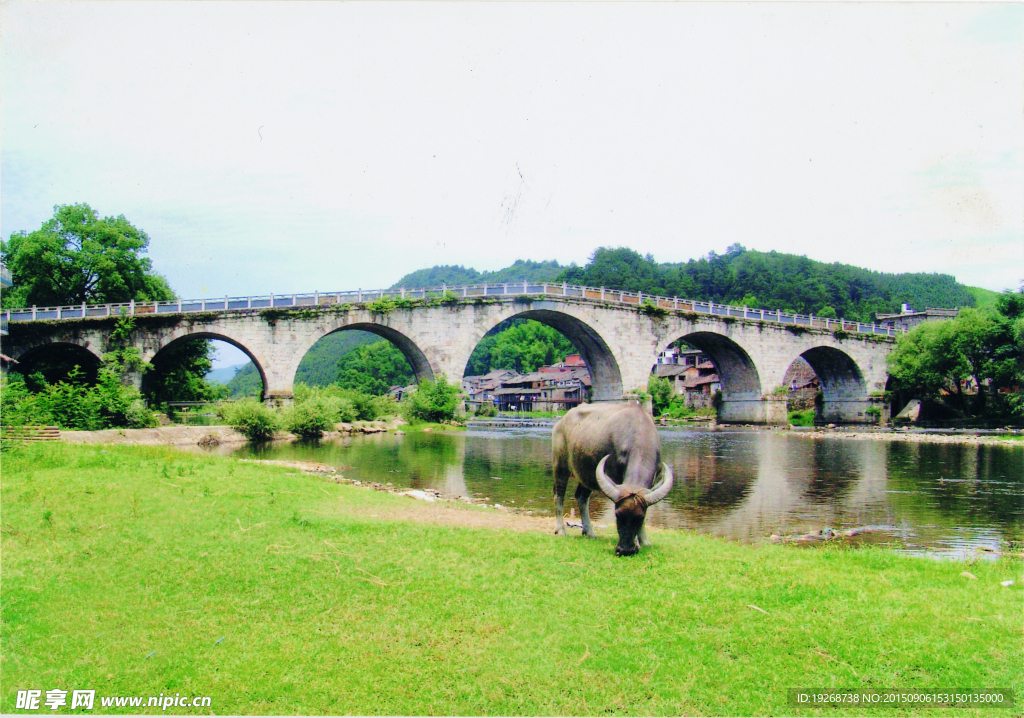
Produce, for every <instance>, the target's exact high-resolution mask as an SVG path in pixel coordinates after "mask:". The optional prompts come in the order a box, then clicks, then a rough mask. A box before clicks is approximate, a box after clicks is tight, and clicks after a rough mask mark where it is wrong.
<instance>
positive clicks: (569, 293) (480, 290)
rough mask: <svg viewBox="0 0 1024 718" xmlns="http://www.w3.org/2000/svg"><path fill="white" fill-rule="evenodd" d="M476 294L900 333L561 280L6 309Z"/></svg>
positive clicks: (24, 316)
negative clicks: (564, 299) (649, 307)
mask: <svg viewBox="0 0 1024 718" xmlns="http://www.w3.org/2000/svg"><path fill="white" fill-rule="evenodd" d="M446 295H448V296H452V295H454V296H455V297H461V298H474V297H498V296H510V295H530V296H537V295H539V296H554V297H574V298H577V299H584V300H592V301H599V302H607V303H609V304H624V305H631V306H634V307H642V306H645V305H653V306H654V307H659V308H661V309H665V310H673V311H683V312H691V313H694V314H707V315H709V316H714V317H723V318H734V319H752V320H757V321H762V322H772V323H776V324H787V325H792V326H795V327H807V328H809V329H810V328H813V329H825V330H828V331H836V330H842V331H846V332H856V333H858V334H874V335H879V336H888V337H892V336H896V335H897V334H898V333H899V332H898V331H897V330H896V329H893V328H891V327H885V326H879V325H878V324H868V323H865V322H852V321H847V320H845V319H831V318H826V317H816V316H814V315H813V314H812V315H804V314H797V313H795V312H785V311H782V310H779V309H754V308H752V307H734V306H731V305H727V304H715V303H714V302H704V301H698V300H693V299H684V298H682V297H660V296H655V295H651V294H644V293H643V292H626V291H622V290H619V289H606V288H604V287H584V286H577V285H574V284H566V283H560V282H502V283H499V284H466V285H459V286H452V287H449V286H446V285H442V286H440V287H431V288H428V289H406V288H404V287H401V288H398V289H373V290H363V289H358V290H356V291H348V292H313V293H312V294H267V295H262V296H254V297H218V298H215V299H175V300H172V301H169V302H134V301H133V302H127V303H121V304H75V305H68V306H61V307H27V308H24V309H7V310H4V313H3V318H4V319H5V320H6V321H8V322H31V321H42V320H63V319H82V318H88V317H111V316H113V317H116V316H119V315H121V314H128V315H131V316H143V315H147V314H182V313H184V314H190V313H196V312H225V311H235V310H239V309H271V308H299V307H325V306H333V305H342V304H361V303H365V302H374V301H377V300H378V299H382V298H392V299H433V298H440V297H444V296H446Z"/></svg>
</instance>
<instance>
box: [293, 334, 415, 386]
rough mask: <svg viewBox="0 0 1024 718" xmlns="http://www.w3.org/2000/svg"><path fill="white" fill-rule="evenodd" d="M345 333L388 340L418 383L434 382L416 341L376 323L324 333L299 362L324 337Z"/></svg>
mask: <svg viewBox="0 0 1024 718" xmlns="http://www.w3.org/2000/svg"><path fill="white" fill-rule="evenodd" d="M345 331H361V332H369V333H370V334H376V335H377V336H378V337H380V338H381V339H387V340H388V341H389V342H391V343H392V344H394V345H395V346H396V347H397V348H398V350H399V351H400V352H402V356H404V357H405V360H406V361H407V362H409V366H410V367H412V372H413V374H414V375H415V376H416V382H417V383H419V382H422V381H433V380H434V370H433V368H431V366H430V361H428V360H427V357H426V355H425V354H424V353H423V350H422V349H420V348H419V346H417V344H416V342H415V341H413V340H412V339H411V338H410V337H408V336H406V335H405V334H403V333H402V332H400V331H398V330H397V329H394V328H392V327H389V326H387V325H385V324H376V323H374V322H354V323H352V324H345V325H344V326H340V327H335V328H334V329H331V330H330V331H325V332H323V333H322V334H320V335H318V336H317V337H316V338H315V339H314V340H313V341H312V342H309V345H308V346H306V347H305V349H304V350H303V351H302V352H301V354H300V356H299V360H300V361H301V359H302V357H304V356H305V355H306V353H307V352H309V350H310V349H312V348H313V345H314V344H316V343H317V342H318V341H320V340H321V339H323V338H324V337H326V336H329V335H331V334H337V333H338V332H345ZM295 370H296V371H298V364H296V365H295Z"/></svg>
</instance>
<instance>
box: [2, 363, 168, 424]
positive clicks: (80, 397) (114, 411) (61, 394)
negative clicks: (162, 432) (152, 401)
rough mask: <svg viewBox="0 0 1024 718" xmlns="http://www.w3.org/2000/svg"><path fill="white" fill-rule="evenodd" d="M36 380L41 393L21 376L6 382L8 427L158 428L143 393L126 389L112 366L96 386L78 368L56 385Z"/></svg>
mask: <svg viewBox="0 0 1024 718" xmlns="http://www.w3.org/2000/svg"><path fill="white" fill-rule="evenodd" d="M32 380H33V382H34V384H35V385H36V386H39V387H42V388H41V390H40V391H38V392H36V393H33V392H31V391H30V390H29V388H28V386H27V385H26V383H25V381H24V379H22V377H20V376H14V377H12V378H10V379H6V380H5V382H4V385H3V407H2V410H3V423H4V424H5V425H8V426H18V425H22V426H23V425H26V424H54V425H56V426H59V427H61V428H64V429H82V430H86V431H94V430H97V429H108V428H112V427H124V428H142V427H146V426H155V425H156V417H155V416H154V415H153V413H152V412H151V411H149V409H147V408H146V405H145V403H144V402H143V401H142V396H141V395H140V394H139V391H138V390H137V389H135V388H134V387H130V386H125V385H124V384H123V383H122V381H121V375H120V374H119V373H117V372H115V371H113V370H112V369H111V368H110V367H108V366H105V367H103V368H102V369H100V372H99V377H98V381H97V383H96V385H95V386H89V385H88V384H86V383H85V380H84V378H83V376H82V372H81V371H79V369H78V367H75V369H73V370H72V371H71V372H70V373H69V374H68V376H67V378H66V379H65V380H63V381H58V382H57V383H56V384H47V383H46V381H45V380H44V379H43V377H42V376H41V375H38V374H37V375H34V376H33V377H32Z"/></svg>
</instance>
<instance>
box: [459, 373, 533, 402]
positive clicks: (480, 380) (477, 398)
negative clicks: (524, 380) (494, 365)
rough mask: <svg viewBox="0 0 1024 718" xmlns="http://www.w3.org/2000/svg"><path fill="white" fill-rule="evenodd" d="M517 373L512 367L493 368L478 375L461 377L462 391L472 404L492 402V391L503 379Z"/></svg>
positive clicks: (508, 378) (495, 389)
mask: <svg viewBox="0 0 1024 718" xmlns="http://www.w3.org/2000/svg"><path fill="white" fill-rule="evenodd" d="M517 376H519V373H518V372H516V371H515V370H513V369H494V370H493V371H489V372H487V373H486V374H481V375H479V376H467V377H463V378H462V391H463V392H465V394H466V395H467V396H468V397H469V401H470V402H472V403H474V404H481V403H487V402H490V403H493V402H494V392H495V391H497V390H498V389H500V388H501V384H502V382H504V381H508V380H510V379H514V378H515V377H517Z"/></svg>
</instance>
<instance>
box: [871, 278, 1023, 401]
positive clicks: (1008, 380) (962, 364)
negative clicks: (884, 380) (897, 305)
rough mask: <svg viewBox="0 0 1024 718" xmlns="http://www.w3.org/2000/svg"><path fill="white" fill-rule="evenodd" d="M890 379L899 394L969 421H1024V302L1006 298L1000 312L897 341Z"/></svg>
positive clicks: (966, 316) (925, 327)
mask: <svg viewBox="0 0 1024 718" xmlns="http://www.w3.org/2000/svg"><path fill="white" fill-rule="evenodd" d="M889 374H890V376H891V377H892V378H893V379H894V380H895V382H896V387H897V388H898V389H900V390H905V391H909V392H910V393H912V394H914V395H916V396H918V398H922V399H932V400H935V401H939V402H941V403H944V404H946V405H947V406H949V407H950V408H952V409H954V410H955V411H957V412H959V413H961V414H964V415H987V416H991V417H993V418H994V417H996V416H999V415H1001V414H1003V413H1005V412H1008V411H1012V412H1013V413H1016V414H1017V415H1018V416H1024V394H1022V389H1024V297H1022V295H1021V294H1020V293H1006V294H1004V295H1003V296H1002V297H1000V298H999V300H998V301H997V302H996V306H995V308H994V310H980V309H969V308H968V309H963V310H961V312H960V314H959V315H958V316H957V317H956V319H952V320H949V321H942V322H925V323H924V324H921V325H919V326H917V327H915V328H914V329H912V330H911V331H909V332H907V333H906V334H905V335H903V336H901V337H899V338H898V339H897V340H896V348H895V349H894V350H893V351H892V353H890V354H889ZM967 382H969V383H970V386H971V391H969V392H968V391H965V384H966V383H967Z"/></svg>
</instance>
